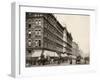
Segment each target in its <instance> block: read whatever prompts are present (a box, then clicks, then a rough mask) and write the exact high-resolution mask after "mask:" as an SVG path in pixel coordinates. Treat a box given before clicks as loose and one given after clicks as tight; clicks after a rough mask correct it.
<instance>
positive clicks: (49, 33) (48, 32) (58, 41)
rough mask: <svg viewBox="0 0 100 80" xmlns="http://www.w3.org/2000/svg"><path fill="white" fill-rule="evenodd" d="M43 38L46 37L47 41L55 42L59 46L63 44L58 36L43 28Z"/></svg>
mask: <svg viewBox="0 0 100 80" xmlns="http://www.w3.org/2000/svg"><path fill="white" fill-rule="evenodd" d="M44 37H47V38H48V39H50V40H52V41H55V42H57V43H59V44H61V45H62V44H63V40H61V39H60V38H59V37H58V36H56V35H55V34H53V33H51V32H50V31H48V30H47V29H46V28H44Z"/></svg>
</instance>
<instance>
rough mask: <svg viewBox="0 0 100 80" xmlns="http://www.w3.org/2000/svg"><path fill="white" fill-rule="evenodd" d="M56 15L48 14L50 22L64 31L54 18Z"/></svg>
mask: <svg viewBox="0 0 100 80" xmlns="http://www.w3.org/2000/svg"><path fill="white" fill-rule="evenodd" d="M53 17H54V16H51V15H49V16H48V20H49V22H50V23H51V24H52V25H54V26H55V27H56V28H58V30H59V31H60V32H61V33H62V32H63V29H61V28H60V26H59V25H58V23H57V22H56V21H55V20H54V19H53Z"/></svg>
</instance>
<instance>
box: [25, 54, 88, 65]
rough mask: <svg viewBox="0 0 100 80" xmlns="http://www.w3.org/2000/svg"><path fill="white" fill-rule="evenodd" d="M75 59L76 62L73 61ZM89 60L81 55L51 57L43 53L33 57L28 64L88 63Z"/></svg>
mask: <svg viewBox="0 0 100 80" xmlns="http://www.w3.org/2000/svg"><path fill="white" fill-rule="evenodd" d="M81 60H84V63H82V62H81ZM73 61H74V63H73ZM88 62H89V59H88V58H84V59H83V58H82V57H81V56H77V57H76V58H75V59H73V58H72V57H50V56H45V55H44V54H41V56H39V57H38V58H32V59H31V60H28V61H27V63H28V66H34V65H37V66H39V65H49V64H58V65H59V64H62V63H66V64H87V63H88Z"/></svg>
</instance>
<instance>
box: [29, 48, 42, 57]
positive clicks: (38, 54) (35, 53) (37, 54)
mask: <svg viewBox="0 0 100 80" xmlns="http://www.w3.org/2000/svg"><path fill="white" fill-rule="evenodd" d="M41 53H42V50H36V51H34V52H33V53H32V56H31V57H39V56H41Z"/></svg>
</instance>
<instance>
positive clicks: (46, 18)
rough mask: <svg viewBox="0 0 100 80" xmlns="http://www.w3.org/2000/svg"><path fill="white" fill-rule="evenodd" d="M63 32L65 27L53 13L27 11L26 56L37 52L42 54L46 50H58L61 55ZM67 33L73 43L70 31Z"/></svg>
mask: <svg viewBox="0 0 100 80" xmlns="http://www.w3.org/2000/svg"><path fill="white" fill-rule="evenodd" d="M63 32H64V27H63V26H62V25H61V24H60V23H59V22H58V21H57V19H56V18H55V17H54V15H53V14H50V13H31V12H26V58H27V56H28V55H31V56H30V57H32V55H33V54H34V53H35V52H37V54H38V52H40V53H41V54H42V53H44V52H45V51H50V52H56V53H57V54H58V55H59V56H60V55H61V54H62V53H63V47H64V46H63V43H64V40H63ZM66 35H68V37H69V38H67V39H68V41H69V43H71V42H72V37H71V35H70V34H68V32H67V33H66ZM70 38H71V39H70ZM69 39H70V40H71V41H70V40H69ZM66 44H68V43H67V41H66ZM68 48H71V47H68ZM69 50H70V49H69Z"/></svg>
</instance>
